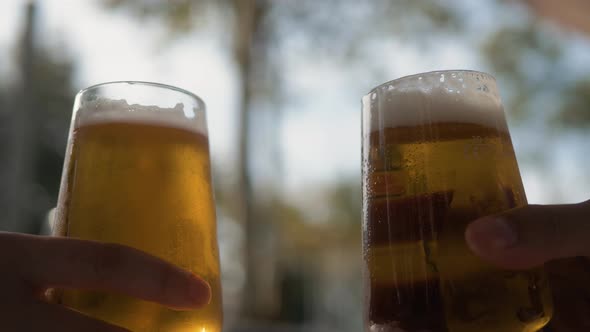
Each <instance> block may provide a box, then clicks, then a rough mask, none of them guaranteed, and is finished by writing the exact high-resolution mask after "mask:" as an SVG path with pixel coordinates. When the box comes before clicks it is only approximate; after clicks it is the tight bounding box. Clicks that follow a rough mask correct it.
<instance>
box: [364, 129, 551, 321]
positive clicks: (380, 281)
mask: <svg viewBox="0 0 590 332" xmlns="http://www.w3.org/2000/svg"><path fill="white" fill-rule="evenodd" d="M368 139H369V144H368V146H367V147H365V148H364V151H363V188H364V191H363V197H364V202H365V203H364V208H363V220H364V221H363V231H364V232H363V234H364V237H363V246H364V259H365V280H366V282H367V285H366V294H367V299H366V312H365V314H366V319H365V320H366V331H371V332H374V331H396V332H474V331H477V332H533V331H537V330H539V329H540V328H542V327H543V326H544V325H545V324H547V322H548V321H549V319H550V317H551V313H552V304H551V298H550V292H549V288H548V285H547V279H546V276H545V274H544V272H543V271H542V270H531V271H520V272H516V271H505V270H499V269H497V268H495V267H494V266H491V265H490V264H488V263H486V262H484V261H482V260H481V259H479V258H477V257H476V256H475V255H473V254H472V253H471V251H470V250H469V249H468V247H467V245H466V243H465V240H464V232H465V228H466V226H467V224H468V223H469V222H470V221H473V220H474V219H476V218H478V217H480V216H484V215H489V214H493V213H496V212H499V211H503V210H507V209H510V208H513V207H517V206H522V205H524V204H526V197H525V193H524V190H523V186H522V182H521V179H520V175H519V170H518V165H517V163H516V158H515V155H514V151H513V148H512V143H511V141H510V137H509V135H508V134H507V133H506V132H505V131H500V130H496V129H494V128H488V127H484V126H479V125H475V124H460V123H441V124H430V125H429V126H423V127H399V128H385V129H383V130H382V131H375V132H372V133H371V134H370V136H369V138H368Z"/></svg>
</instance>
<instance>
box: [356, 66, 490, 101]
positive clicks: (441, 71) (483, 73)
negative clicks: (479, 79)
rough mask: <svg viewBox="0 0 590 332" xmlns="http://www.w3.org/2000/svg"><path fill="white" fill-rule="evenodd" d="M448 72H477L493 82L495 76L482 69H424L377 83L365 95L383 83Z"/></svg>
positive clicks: (387, 83) (380, 86)
mask: <svg viewBox="0 0 590 332" xmlns="http://www.w3.org/2000/svg"><path fill="white" fill-rule="evenodd" d="M450 73H468V74H479V75H482V76H485V77H487V78H490V79H492V80H493V81H494V82H495V81H496V77H494V75H492V74H489V73H486V72H483V71H479V70H472V69H444V70H432V71H426V72H422V73H416V74H411V75H405V76H402V77H398V78H396V79H393V80H390V81H387V82H385V83H381V84H379V85H377V86H376V87H374V88H372V89H371V90H370V91H369V92H368V93H367V94H366V95H370V94H371V93H373V92H375V91H377V90H378V89H379V88H382V87H383V86H385V85H390V84H393V83H398V82H400V81H405V80H407V79H410V78H414V77H417V76H426V75H428V76H434V75H438V74H450Z"/></svg>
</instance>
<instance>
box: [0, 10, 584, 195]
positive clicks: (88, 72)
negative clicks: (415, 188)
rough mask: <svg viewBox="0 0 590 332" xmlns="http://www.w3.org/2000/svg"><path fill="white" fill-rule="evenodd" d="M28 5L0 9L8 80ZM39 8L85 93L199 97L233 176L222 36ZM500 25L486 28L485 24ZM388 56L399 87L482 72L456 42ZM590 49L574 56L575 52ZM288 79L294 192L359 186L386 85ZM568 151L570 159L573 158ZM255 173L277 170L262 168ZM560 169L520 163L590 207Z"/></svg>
mask: <svg viewBox="0 0 590 332" xmlns="http://www.w3.org/2000/svg"><path fill="white" fill-rule="evenodd" d="M25 2H26V1H25V0H2V2H1V4H0V74H1V75H6V74H9V72H10V69H9V68H10V67H9V66H8V61H9V57H8V56H7V55H9V53H8V52H9V50H10V49H11V47H12V46H13V45H14V42H15V35H16V33H18V32H19V31H20V24H21V23H22V8H23V4H24V3H25ZM38 2H39V3H40V4H41V8H40V9H41V17H40V18H41V20H40V22H39V29H38V31H39V32H40V37H41V38H40V39H41V40H47V42H48V43H54V42H63V44H64V45H66V51H67V52H69V53H71V54H72V55H73V56H74V58H75V59H76V60H77V61H78V63H77V69H78V71H77V80H76V82H77V84H78V86H79V87H80V89H81V88H84V87H86V86H89V85H92V84H96V83H100V82H105V81H116V80H144V81H156V82H161V83H166V84H171V85H176V86H179V87H181V88H184V89H187V90H190V91H192V92H194V93H196V94H197V95H199V96H200V97H202V98H203V99H204V100H205V102H206V103H207V106H208V121H209V133H210V140H211V147H212V154H213V158H214V159H215V160H216V161H218V164H219V165H222V167H233V166H231V165H232V161H233V156H234V155H235V140H236V138H235V136H234V133H235V126H236V121H235V118H236V109H237V105H238V90H237V82H236V80H235V78H234V74H235V68H234V65H233V63H232V61H231V59H230V58H229V57H228V55H227V54H225V53H224V52H223V49H222V48H221V47H220V42H219V41H218V40H215V38H216V35H215V34H209V35H206V34H201V35H197V34H193V35H191V36H190V38H184V39H180V40H178V41H174V42H170V43H167V44H164V43H162V42H161V41H162V40H163V37H164V35H163V33H164V32H163V30H162V29H161V27H159V26H158V25H156V24H153V23H152V24H147V23H143V24H138V23H137V21H136V20H133V19H131V18H129V17H127V16H125V14H123V13H117V14H113V13H112V12H106V11H104V10H102V9H100V8H98V7H97V6H96V5H95V1H78V0H43V1H38ZM465 3H466V4H469V3H470V2H469V1H466V2H465ZM486 3H488V4H489V1H488V2H486ZM488 7H489V6H488ZM491 16H493V15H491ZM485 17H487V18H489V17H490V15H488V16H483V18H485ZM485 22H487V23H485ZM492 23H493V22H491V21H490V20H489V19H487V20H484V19H482V24H488V25H489V24H492ZM154 36H155V37H156V38H154ZM576 45H577V44H576ZM382 47H383V50H382V54H387V56H388V59H387V63H389V64H391V66H390V67H388V66H384V68H383V69H384V71H385V72H386V73H389V74H390V77H391V78H395V77H399V76H402V75H406V74H411V73H416V72H422V71H428V70H435V69H447V68H473V69H482V68H481V67H480V65H479V62H478V58H477V56H476V54H475V53H474V51H473V48H472V47H469V46H468V45H465V43H462V42H460V41H458V40H452V39H450V40H445V41H444V43H440V45H439V46H438V47H437V50H436V52H435V53H436V54H423V53H421V52H420V51H419V50H417V49H415V48H412V46H408V45H405V44H401V43H400V42H399V41H398V42H395V41H390V42H388V43H384V45H382ZM589 49H590V47H587V45H586V46H581V47H578V48H576V47H574V48H573V50H574V51H575V52H580V50H582V52H583V51H588V50H589ZM401 64H403V65H401ZM483 69H485V68H483ZM284 71H285V72H284V73H285V75H286V77H289V86H288V87H287V89H288V90H289V91H293V96H294V97H295V99H296V100H295V103H293V104H292V105H287V107H286V109H285V110H284V111H283V112H284V119H283V120H284V122H283V124H282V127H280V128H279V130H278V132H279V133H280V135H279V137H278V139H279V140H280V147H281V149H282V150H283V151H284V153H283V163H282V164H283V178H284V179H286V180H285V183H284V185H285V188H286V191H287V192H299V191H302V190H305V189H307V188H309V186H310V185H313V184H314V183H317V182H322V183H325V182H330V181H333V180H335V179H337V178H338V177H340V176H360V174H359V173H360V97H361V96H362V95H363V94H364V93H366V92H367V91H368V90H369V89H370V88H371V87H372V86H371V84H372V85H375V84H377V83H380V82H373V83H370V84H369V85H367V84H366V83H367V82H370V81H371V80H370V79H365V80H359V79H355V78H351V77H349V76H347V75H349V73H347V72H346V71H342V70H339V68H336V67H335V66H334V65H333V64H330V63H325V62H321V61H309V60H307V61H305V60H301V59H299V60H297V59H294V60H292V61H289V62H287V65H286V67H285V68H284ZM351 80H356V81H358V83H351ZM512 135H513V139H514V141H515V146H516V149H517V151H518V149H519V146H520V145H521V142H522V141H523V140H525V139H526V137H527V136H526V134H524V133H523V134H521V133H520V132H519V131H513V132H512ZM567 151H569V150H567ZM567 151H566V152H564V153H562V154H565V156H566V157H567V158H571V157H572V156H571V155H569V157H568V152H567ZM571 153H576V152H575V151H573V152H571ZM569 160H571V159H569ZM255 166H256V167H259V168H260V169H264V167H269V165H263V164H262V163H261V162H258V163H256V164H255ZM270 167H273V165H272V164H271V165H270ZM556 167H558V170H560V172H559V173H560V174H563V177H562V178H561V179H560V181H547V180H546V179H545V178H544V176H546V175H545V173H542V172H541V171H540V170H539V169H537V168H535V167H534V166H532V165H530V164H527V163H524V164H523V163H522V162H521V172H522V174H523V179H524V182H525V187H526V189H527V194H528V197H529V201H531V202H535V203H544V202H550V201H552V199H553V195H550V194H548V192H549V191H551V190H554V189H555V186H559V188H560V189H559V190H561V191H562V195H561V197H562V201H578V200H581V199H584V198H585V197H590V188H588V187H584V186H580V185H576V183H577V181H576V179H577V177H578V176H579V175H580V174H581V173H580V172H583V171H584V170H583V169H582V167H575V166H572V165H570V164H568V163H566V165H560V164H559V163H557V164H556ZM262 173H263V172H262ZM555 173H556V172H553V174H555ZM261 180H262V181H263V180H264V176H262V178H261ZM570 185H571V187H566V186H570Z"/></svg>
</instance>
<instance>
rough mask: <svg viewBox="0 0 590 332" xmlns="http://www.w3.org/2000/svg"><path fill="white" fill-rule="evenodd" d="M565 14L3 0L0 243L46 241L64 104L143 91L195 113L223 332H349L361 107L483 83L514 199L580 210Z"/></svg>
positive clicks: (484, 6)
mask: <svg viewBox="0 0 590 332" xmlns="http://www.w3.org/2000/svg"><path fill="white" fill-rule="evenodd" d="M588 17H590V3H588V2H587V1H584V0H562V1H552V0H520V1H518V0H513V1H502V0H479V1H471V0H457V1H438V0H423V1H415V0H389V1H386V0H374V1H352V0H350V1H346V0H338V1H337V0H325V1H312V0H300V1H286V0H285V1H270V0H268V1H263V0H260V1H257V0H217V1H215V0H209V1H207V0H200V1H199V0H194V1H191V0H173V1H172V0H171V1H166V0H144V1H141V0H82V1H74V0H38V1H24V0H2V2H1V3H0V161H1V162H0V211H2V212H1V213H0V229H1V230H10V231H19V232H27V233H47V231H48V228H47V219H48V217H47V213H48V211H49V210H50V209H51V208H52V207H54V206H55V204H56V197H57V193H58V190H59V180H60V176H61V169H62V163H63V157H64V151H65V144H66V139H67V130H68V126H69V120H70V115H71V107H72V104H73V97H74V95H75V93H76V91H77V90H80V89H82V88H84V87H87V86H89V85H92V84H96V83H101V82H105V81H116V80H144V81H156V82H161V83H166V84H172V85H176V86H179V87H182V88H185V89H187V90H190V91H193V92H195V93H196V94H198V95H199V96H201V97H202V98H203V99H204V100H205V101H206V103H207V106H208V121H209V132H210V144H211V151H212V158H213V163H214V181H215V186H216V196H217V204H218V205H217V209H218V217H219V220H218V222H219V241H220V247H221V259H222V267H223V285H224V305H225V307H226V308H225V311H226V330H227V331H236V332H237V331H267V330H268V331H345V332H346V331H351V332H352V331H360V330H361V320H362V317H361V312H362V310H361V302H362V294H361V281H360V266H361V250H360V240H361V234H360V231H361V226H360V203H361V200H360V97H361V96H362V95H364V94H365V93H366V92H368V91H369V90H370V89H371V88H372V87H374V86H376V85H378V84H380V83H382V82H384V81H387V80H390V79H393V78H397V77H400V76H403V75H407V74H412V73H416V72H423V71H429V70H438V69H475V70H482V71H487V72H490V73H492V74H494V75H495V76H496V77H497V79H498V81H499V85H500V90H501V95H502V97H503V100H504V103H505V106H506V110H507V116H508V120H509V125H510V129H511V133H512V137H513V141H514V144H515V148H516V151H517V155H518V161H519V163H520V166H521V173H522V176H523V180H524V183H525V187H526V191H527V195H528V198H529V201H530V202H532V203H567V202H577V201H581V200H584V199H587V198H590V172H588V168H587V165H588V164H589V163H590V153H589V152H590V39H589V36H590V20H588Z"/></svg>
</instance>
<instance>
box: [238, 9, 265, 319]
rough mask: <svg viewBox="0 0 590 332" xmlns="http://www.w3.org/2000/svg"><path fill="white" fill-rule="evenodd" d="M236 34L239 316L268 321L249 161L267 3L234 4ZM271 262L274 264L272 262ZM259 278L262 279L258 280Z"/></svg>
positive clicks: (262, 255) (259, 216)
mask: <svg viewBox="0 0 590 332" xmlns="http://www.w3.org/2000/svg"><path fill="white" fill-rule="evenodd" d="M234 4H235V10H236V15H237V16H236V19H237V22H236V29H237V30H236V32H235V38H236V39H235V48H234V56H235V59H236V61H237V63H238V66H239V72H240V79H241V87H242V88H241V90H242V100H241V104H240V109H239V114H238V125H239V127H238V135H237V136H238V140H239V142H238V165H237V166H238V169H239V170H238V172H239V173H238V181H237V182H238V183H237V194H238V196H239V197H238V199H237V202H238V204H237V205H238V214H239V217H240V218H241V220H242V222H243V225H244V234H245V256H246V257H245V263H246V281H245V286H244V292H243V301H242V314H243V316H244V317H246V318H247V319H257V318H265V317H266V318H268V316H269V315H272V314H273V313H274V312H273V311H274V308H272V306H273V305H274V293H273V286H272V282H271V284H268V283H267V282H268V280H265V279H264V278H262V277H264V276H268V275H272V274H273V272H274V271H272V269H273V264H272V263H270V264H269V258H270V259H271V260H272V258H271V257H272V254H271V253H266V254H265V253H263V252H261V244H262V243H264V242H265V241H264V239H262V238H261V237H263V236H264V234H265V229H264V228H265V223H264V222H263V220H262V218H263V217H264V216H262V214H261V213H259V212H260V211H256V204H255V192H254V189H253V186H252V182H251V176H250V175H251V172H250V160H251V157H252V152H251V149H250V148H251V146H250V144H251V137H252V135H251V134H252V112H251V103H252V99H253V96H254V94H255V85H256V82H255V80H254V77H253V76H254V75H253V73H255V72H257V69H258V68H257V67H256V64H257V61H255V59H253V57H252V54H253V50H255V49H257V48H258V49H263V48H264V47H265V45H260V44H261V43H264V40H263V38H260V34H261V31H260V29H261V27H260V20H261V17H262V16H263V15H264V13H265V11H266V6H267V5H266V3H265V2H263V1H257V0H240V1H235V2H234ZM272 262H274V260H272ZM261 278H262V279H261ZM263 284H264V285H263Z"/></svg>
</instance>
